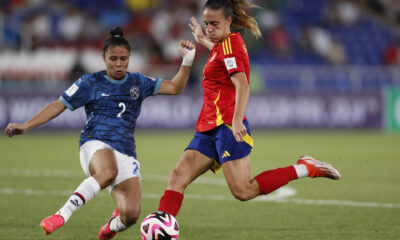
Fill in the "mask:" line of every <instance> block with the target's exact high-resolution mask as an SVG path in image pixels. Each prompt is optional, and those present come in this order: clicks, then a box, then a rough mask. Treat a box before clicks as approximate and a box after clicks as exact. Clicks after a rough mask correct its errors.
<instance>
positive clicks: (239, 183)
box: [222, 156, 260, 201]
mask: <svg viewBox="0 0 400 240" xmlns="http://www.w3.org/2000/svg"><path fill="white" fill-rule="evenodd" d="M222 171H223V172H224V176H225V179H226V182H227V183H228V186H229V189H230V190H231V193H232V195H233V196H234V197H235V198H236V199H238V200H241V201H245V200H249V199H252V198H255V197H257V196H258V195H259V193H260V190H259V187H258V184H257V182H256V181H255V180H254V179H251V180H250V158H249V157H248V156H247V157H244V158H242V159H237V160H233V161H228V162H225V163H224V164H222Z"/></svg>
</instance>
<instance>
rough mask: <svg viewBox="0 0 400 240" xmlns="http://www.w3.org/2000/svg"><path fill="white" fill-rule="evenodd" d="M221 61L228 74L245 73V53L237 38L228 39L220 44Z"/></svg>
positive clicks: (242, 44)
mask: <svg viewBox="0 0 400 240" xmlns="http://www.w3.org/2000/svg"><path fill="white" fill-rule="evenodd" d="M222 51H223V61H224V66H225V68H226V70H227V71H228V74H229V75H231V74H232V73H235V72H246V64H247V61H248V60H247V59H246V58H245V56H247V53H246V52H245V45H244V43H243V42H242V41H240V40H239V38H238V37H228V38H227V39H226V40H225V41H224V42H223V43H222Z"/></svg>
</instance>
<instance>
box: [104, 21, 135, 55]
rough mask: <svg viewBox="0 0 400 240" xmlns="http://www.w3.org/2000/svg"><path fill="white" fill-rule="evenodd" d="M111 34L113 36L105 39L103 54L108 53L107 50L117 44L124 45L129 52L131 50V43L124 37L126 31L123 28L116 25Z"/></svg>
mask: <svg viewBox="0 0 400 240" xmlns="http://www.w3.org/2000/svg"><path fill="white" fill-rule="evenodd" d="M110 35H111V37H109V38H108V39H107V40H105V41H104V44H103V54H106V52H107V50H108V49H109V48H110V47H116V46H123V47H125V48H126V49H127V50H128V51H129V52H131V45H130V44H129V43H128V41H127V40H126V39H125V38H124V31H123V30H122V28H120V27H116V28H113V29H111V30H110Z"/></svg>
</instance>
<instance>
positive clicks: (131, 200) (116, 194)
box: [99, 177, 141, 240]
mask: <svg viewBox="0 0 400 240" xmlns="http://www.w3.org/2000/svg"><path fill="white" fill-rule="evenodd" d="M111 196H112V197H113V199H114V201H115V203H116V205H117V208H116V209H115V210H114V211H113V213H112V214H111V217H110V219H109V220H108V222H107V223H106V224H105V225H104V226H103V227H102V228H101V229H100V231H99V239H100V240H107V239H111V238H113V237H114V236H115V235H117V234H118V232H122V231H124V230H126V229H127V228H129V227H130V226H132V225H133V224H135V223H136V222H137V220H138V219H139V215H140V208H141V184H140V178H139V177H134V178H129V179H127V180H125V181H123V182H121V183H119V184H118V185H117V186H115V187H114V188H113V189H112V191H111Z"/></svg>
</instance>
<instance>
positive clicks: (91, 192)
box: [56, 177, 100, 222]
mask: <svg viewBox="0 0 400 240" xmlns="http://www.w3.org/2000/svg"><path fill="white" fill-rule="evenodd" d="M99 192H100V185H99V183H98V182H97V181H96V179H94V178H93V177H88V178H86V179H85V180H84V181H83V182H82V183H81V184H80V185H79V187H78V188H77V189H76V190H75V192H74V194H72V195H71V197H70V198H69V199H68V201H67V202H66V203H65V204H64V206H63V207H62V208H61V209H60V210H58V212H57V213H56V214H60V215H61V216H62V217H63V218H64V222H67V221H68V219H69V218H70V217H71V215H72V213H73V212H75V211H76V210H78V209H79V208H80V207H81V206H83V205H84V204H85V203H86V202H89V200H90V199H92V198H93V197H94V196H96V195H97V194H98V193H99Z"/></svg>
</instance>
